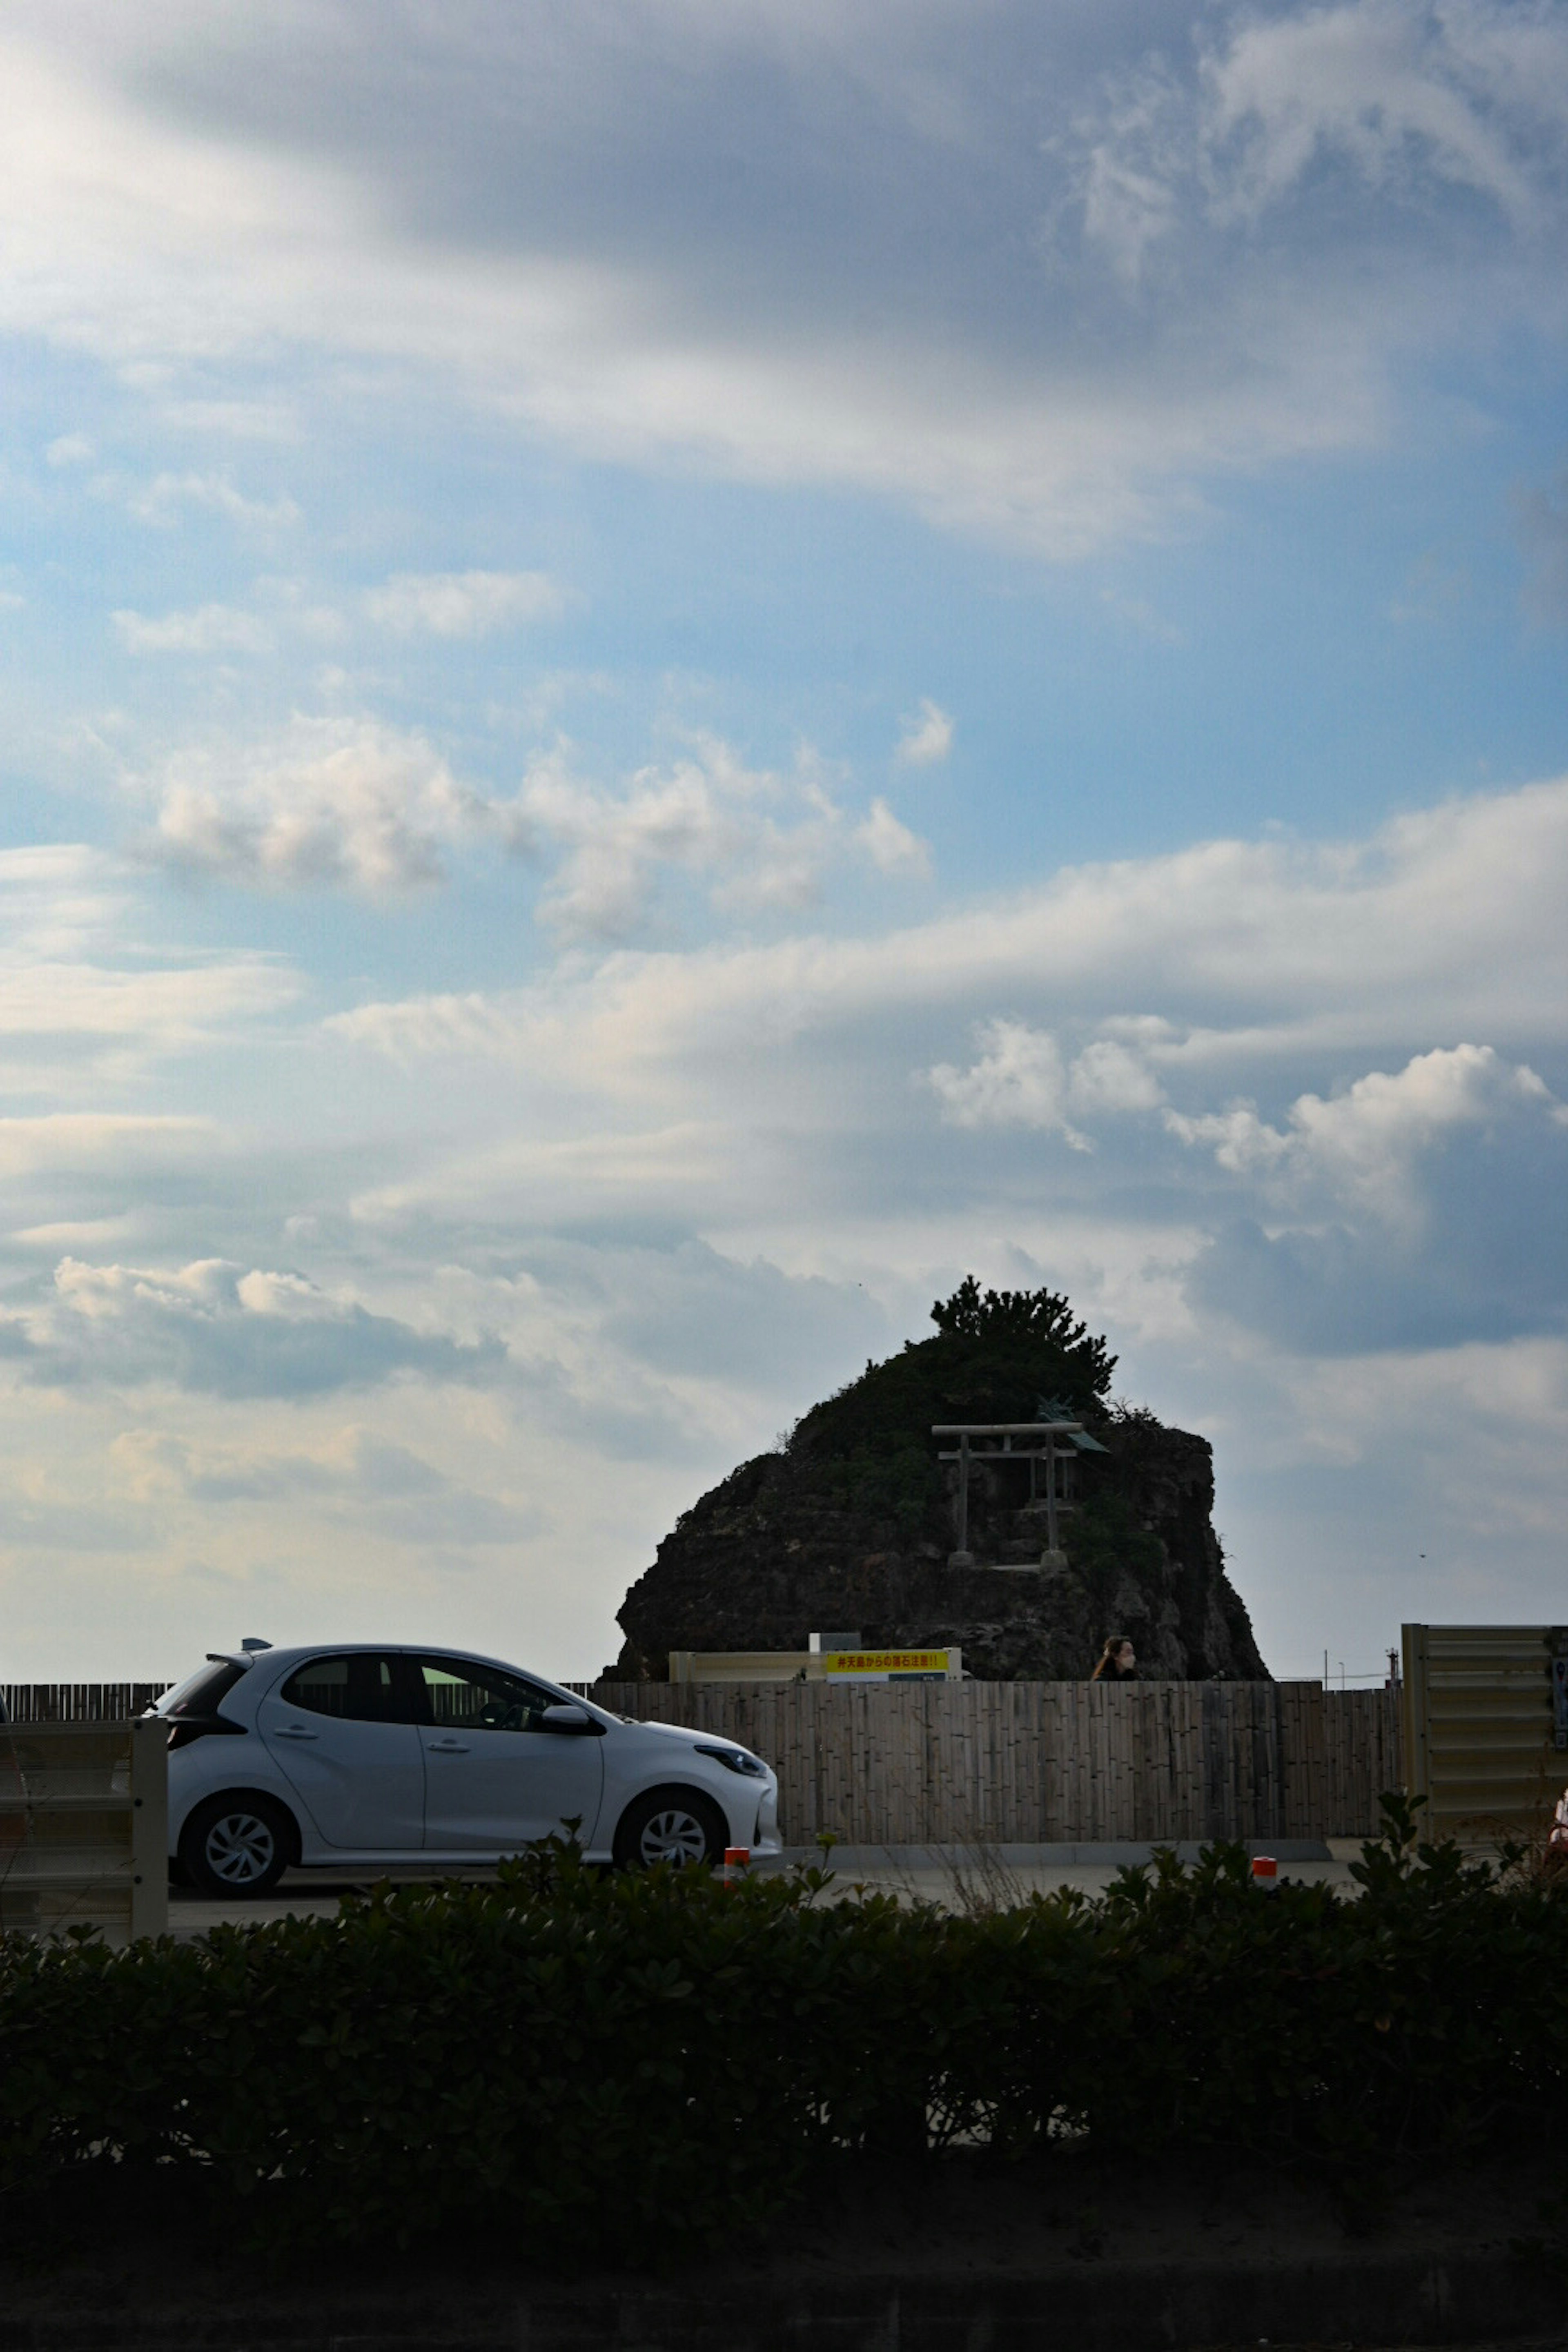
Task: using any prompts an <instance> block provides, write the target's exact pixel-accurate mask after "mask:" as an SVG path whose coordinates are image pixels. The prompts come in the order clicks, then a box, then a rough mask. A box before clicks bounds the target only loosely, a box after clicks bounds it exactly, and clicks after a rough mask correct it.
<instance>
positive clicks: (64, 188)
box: [0, 0, 1568, 556]
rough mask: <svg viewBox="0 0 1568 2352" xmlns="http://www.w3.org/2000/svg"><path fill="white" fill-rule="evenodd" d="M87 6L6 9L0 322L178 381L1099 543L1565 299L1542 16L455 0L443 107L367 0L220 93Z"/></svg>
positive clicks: (144, 35) (239, 495)
mask: <svg viewBox="0 0 1568 2352" xmlns="http://www.w3.org/2000/svg"><path fill="white" fill-rule="evenodd" d="M88 20H89V21H90V22H91V24H92V26H93V28H94V39H93V40H92V42H91V43H90V44H89V43H85V42H79V41H77V40H75V39H74V38H73V39H71V40H68V39H67V38H66V37H64V36H63V35H62V34H61V33H60V32H59V31H58V16H57V15H56V12H54V11H47V10H45V9H43V8H42V7H41V6H38V5H27V6H25V7H24V8H23V9H22V10H21V11H20V13H19V14H18V13H17V12H13V16H12V19H11V29H10V30H9V32H8V36H7V39H8V48H7V55H6V59H5V70H6V76H7V84H8V87H9V88H10V89H12V90H13V92H14V94H15V99H16V121H17V125H18V131H17V137H16V142H15V144H14V148H13V150H12V152H10V154H9V156H8V159H7V165H6V171H7V173H8V175H9V182H10V187H11V190H12V192H13V193H14V195H15V197H16V202H15V204H14V205H13V210H14V212H15V214H16V217H17V218H18V220H20V221H23V222H25V223H26V236H25V238H24V239H23V241H22V242H21V244H20V245H19V246H18V247H16V250H15V251H14V253H13V257H12V267H11V268H10V270H9V272H8V277H7V284H6V290H5V304H4V316H5V317H6V318H8V319H9V320H11V321H12V322H13V323H14V324H15V325H16V326H17V327H18V328H20V329H22V330H23V331H28V332H32V333H41V334H44V335H46V336H47V337H50V338H53V339H57V340H58V341H64V342H68V343H69V344H70V346H71V348H72V349H76V350H79V349H81V348H84V347H85V348H87V349H89V350H92V351H96V352H101V353H103V354H104V355H105V356H107V357H109V358H110V359H112V360H113V361H114V362H116V363H117V364H120V365H121V366H125V367H133V368H139V369H141V370H142V372H143V375H144V378H145V380H146V381H147V383H149V385H150V387H152V390H153V396H155V397H159V398H162V399H163V400H164V401H166V402H169V403H171V404H172V403H175V402H177V401H178V400H179V399H181V398H182V397H187V396H190V393H191V387H190V386H188V385H185V384H184V383H182V381H181V377H182V373H183V372H184V370H186V369H193V368H197V367H199V369H200V371H201V372H202V373H203V375H204V378H205V381H204V383H203V384H202V387H201V394H200V396H201V397H204V398H205V399H207V400H214V399H216V400H219V401H220V402H221V401H222V400H223V399H224V398H226V397H241V398H243V397H245V396H247V395H249V394H252V393H253V388H254V387H253V383H252V380H251V379H252V375H253V363H254V361H255V358H256V355H257V354H258V352H263V353H265V352H275V351H276V350H278V349H279V347H280V346H284V345H287V346H288V347H289V348H292V349H296V350H298V349H300V348H301V347H303V348H307V349H309V350H311V351H313V352H328V353H331V354H334V355H342V356H344V357H346V358H348V359H349V360H350V361H351V362H353V364H354V365H355V366H356V367H358V368H359V369H360V370H361V377H360V389H359V396H360V397H362V398H375V397H378V396H380V394H381V392H382V389H383V387H384V385H388V384H391V385H400V384H402V383H405V382H406V380H407V373H406V372H407V370H408V369H409V368H410V367H411V366H412V367H413V368H415V369H416V370H417V371H419V372H420V373H421V374H422V376H423V377H424V378H425V379H426V380H427V381H438V382H439V383H441V384H442V386H443V388H444V389H445V390H446V392H447V394H448V395H450V394H452V393H457V394H459V395H460V396H462V397H466V398H468V399H470V400H473V401H477V402H479V403H482V404H484V405H485V406H486V407H487V408H488V409H489V411H490V412H491V413H492V414H498V415H501V416H502V417H503V418H505V419H506V420H508V421H509V422H510V423H512V424H514V425H518V426H520V427H521V429H522V430H524V431H526V432H528V433H531V434H535V435H542V436H546V437H548V438H550V439H551V440H552V441H554V442H556V443H557V444H559V445H563V446H568V447H571V448H573V449H574V450H575V451H577V452H578V453H580V454H584V455H586V456H588V457H608V458H611V459H613V460H615V461H616V462H624V461H627V460H629V461H631V462H634V463H638V464H648V463H653V464H658V465H660V466H665V467H668V466H679V467H691V466H693V465H698V466H700V467H704V468H705V469H708V470H710V471H715V472H718V473H721V474H726V475H731V476H741V477H743V478H749V479H752V480H761V481H767V482H771V483H780V482H786V481H813V482H817V483H824V484H829V485H853V486H854V487H856V488H860V489H870V490H872V491H875V492H877V493H879V494H880V495H884V496H887V497H889V498H893V499H898V500H900V502H903V503H906V504H909V505H911V506H913V507H915V508H917V509H920V510H921V511H922V512H923V513H925V514H926V515H927V516H929V517H931V518H932V519H934V520H937V521H938V522H940V523H942V524H944V525H957V526H958V527H961V528H963V529H966V530H983V531H985V532H988V533H992V534H995V535H999V536H1004V537H1006V538H1009V539H1013V540H1021V541H1025V542H1026V543H1028V544H1031V545H1033V546H1036V547H1038V548H1041V549H1044V550H1046V551H1048V552H1050V553H1053V554H1056V555H1060V556H1070V555H1073V554H1075V553H1079V552H1081V551H1084V550H1086V549H1088V548H1091V547H1094V546H1097V545H1100V544H1102V543H1103V542H1104V541H1106V540H1107V539H1108V538H1110V537H1113V536H1117V535H1125V534H1127V533H1132V534H1135V535H1136V534H1140V533H1146V532H1147V531H1149V530H1152V529H1156V530H1157V529H1160V528H1162V527H1163V526H1165V525H1167V524H1168V522H1169V520H1170V519H1171V517H1172V516H1173V514H1175V513H1180V512H1182V511H1184V510H1185V508H1186V506H1187V503H1188V501H1189V499H1190V494H1191V488H1192V485H1193V484H1194V481H1197V480H1200V479H1201V478H1204V477H1205V476H1212V475H1215V474H1216V473H1223V472H1226V471H1228V470H1230V469H1232V468H1236V467H1253V466H1255V465H1257V464H1258V462H1259V461H1260V460H1262V459H1264V458H1267V457H1284V456H1288V455H1289V454H1291V453H1299V452H1306V451H1311V450H1321V449H1327V448H1335V447H1346V446H1366V445H1367V444H1368V442H1369V441H1371V440H1372V439H1373V438H1374V437H1375V436H1377V435H1378V434H1380V433H1381V432H1382V431H1383V430H1384V428H1385V426H1386V424H1387V421H1388V419H1389V417H1390V415H1392V414H1393V413H1394V407H1395V405H1396V404H1397V400H1398V398H1399V389H1398V380H1399V371H1400V369H1401V367H1402V366H1403V364H1404V362H1405V358H1406V356H1407V355H1408V353H1409V352H1410V351H1411V350H1412V349H1413V348H1425V349H1431V350H1436V349H1438V348H1442V347H1446V346H1447V345H1448V344H1450V343H1451V341H1452V340H1453V338H1454V337H1455V335H1456V333H1461V334H1463V335H1464V336H1465V337H1466V338H1467V339H1468V340H1469V341H1476V340H1482V341H1485V340H1488V339H1493V338H1496V337H1498V336H1500V335H1503V334H1506V333H1507V332H1508V331H1509V330H1510V325H1511V324H1512V323H1513V322H1515V321H1517V320H1536V321H1543V320H1548V319H1551V320H1558V321H1559V322H1560V320H1561V317H1562V310H1563V301H1562V296H1561V289H1560V288H1559V286H1558V285H1557V278H1558V276H1559V275H1560V273H1557V272H1556V271H1555V269H1554V266H1553V264H1554V256H1555V251H1556V247H1557V244H1558V242H1559V241H1560V237H1561V232H1562V227H1563V217H1564V214H1563V203H1564V199H1563V174H1562V171H1561V163H1562V155H1563V120H1564V105H1563V87H1564V81H1565V79H1568V68H1565V64H1564V58H1565V56H1568V34H1565V33H1564V29H1563V25H1562V23H1561V21H1560V19H1559V17H1558V16H1557V15H1556V13H1555V12H1554V11H1552V10H1550V9H1542V8H1540V7H1535V6H1517V5H1503V0H1467V5H1465V6H1464V7H1462V8H1461V7H1453V8H1444V9H1439V10H1436V11H1431V10H1426V11H1423V10H1420V9H1417V8H1415V7H1413V6H1410V5H1405V0H1342V5H1331V6H1327V7H1295V8H1289V9H1286V10H1282V11H1278V12H1273V13H1271V14H1270V15H1269V16H1268V17H1265V18H1261V19H1260V18H1258V17H1257V16H1256V15H1255V14H1254V12H1253V11H1251V10H1250V9H1247V8H1243V7H1241V6H1237V5H1225V6H1222V7H1220V8H1218V9H1217V10H1213V11H1208V12H1205V14H1204V16H1203V18H1202V22H1201V25H1200V27H1199V37H1198V38H1197V40H1196V41H1195V42H1194V41H1192V40H1191V39H1190V38H1189V37H1188V30H1189V28H1188V25H1187V23H1186V21H1185V20H1182V22H1181V24H1180V26H1179V31H1177V30H1175V29H1173V20H1172V19H1171V18H1170V17H1169V16H1168V14H1167V13H1165V12H1162V11H1160V10H1158V9H1152V8H1151V9H1140V10H1132V11H1131V12H1129V11H1115V12H1109V13H1106V12H1101V16H1100V17H1099V18H1097V19H1096V20H1095V21H1094V22H1093V23H1092V24H1089V25H1084V24H1080V23H1079V22H1078V21H1077V20H1074V23H1073V26H1072V29H1071V31H1070V33H1069V32H1068V29H1067V20H1066V19H1058V17H1055V16H1051V15H1049V14H1048V13H1047V14H1046V15H1044V16H1042V15H1039V14H1038V13H1035V14H1034V15H1033V16H1027V17H1026V16H1024V15H1023V13H1022V12H1019V11H1016V10H1014V9H1011V8H1008V7H1003V8H1000V9H994V10H991V11H988V12H986V13H985V14H984V15H983V16H981V17H980V18H978V19H977V18H976V16H975V14H974V12H973V9H972V8H965V7H961V6H959V5H956V0H937V4H936V5H932V6H930V7H927V8H924V9H922V10H921V11H919V12H916V13H915V14H914V15H913V16H909V17H907V18H906V19H905V20H903V22H902V23H901V25H900V31H899V36H898V37H897V38H896V39H893V40H891V41H890V40H889V35H888V28H887V26H886V25H885V24H884V23H883V22H882V21H881V19H880V18H879V17H877V16H875V14H874V12H864V11H852V12H850V13H848V14H847V15H840V16H838V17H837V18H835V19H833V21H832V22H831V23H829V21H828V19H827V17H826V16H820V15H810V14H808V15H807V16H805V17H804V18H801V19H799V20H798V21H795V22H794V23H792V25H791V26H790V29H789V33H788V37H787V38H786V37H785V36H784V31H783V29H782V27H781V25H780V23H779V22H778V20H777V18H776V16H774V15H773V12H772V11H769V10H752V11H749V12H745V13H743V14H742V15H739V16H735V15H731V16H728V17H725V16H722V15H721V14H718V13H715V12H712V11H699V12H697V13H696V14H693V13H692V12H690V11H686V12H684V13H682V14H681V15H680V16H679V19H677V18H673V17H671V18H668V19H661V18H659V17H658V16H650V15H649V14H648V13H647V12H646V11H639V10H636V9H633V8H631V7H627V6H622V5H616V6H613V7H611V8H609V9H608V10H606V11H600V12H597V13H590V14H588V15H581V14H579V15H577V16H574V17H573V18H572V20H571V21H570V23H569V24H563V25H557V24H555V23H554V22H553V20H546V19H535V18H533V17H521V18H518V19H516V20H515V21H510V22H509V24H508V26H507V29H506V33H505V36H504V37H500V38H498V37H496V35H495V30H494V26H493V25H491V24H490V21H489V17H488V16H485V15H483V13H482V12H478V11H476V10H474V9H473V8H471V7H468V6H458V7H456V8H454V9H452V10H449V11H448V12H447V15H446V16H445V17H444V18H443V19H442V20H441V22H440V23H439V24H437V22H436V21H435V20H434V19H427V20H421V23H420V26H419V29H418V32H417V34H410V35H409V36H408V37H409V38H410V40H412V41H413V42H414V43H415V46H416V50H417V54H418V57H419V71H420V74H421V77H422V81H423V86H424V87H425V88H426V90H427V92H428V93H429V97H430V103H429V104H428V105H427V106H426V109H425V110H423V112H422V113H421V115H420V117H419V120H418V121H417V122H416V123H414V122H411V121H410V118H409V115H408V110H407V108H406V104H405V98H404V93H403V85H402V82H401V80H400V78H399V76H398V74H397V73H396V72H395V71H394V70H392V69H391V68H390V67H389V64H388V50H387V45H386V43H385V42H384V40H383V39H382V38H381V37H380V36H379V34H377V33H373V32H372V31H371V30H370V28H369V26H368V24H367V22H366V21H365V20H364V19H363V17H362V16H359V15H357V14H356V13H355V12H354V11H353V9H352V8H349V7H346V6H343V5H340V0H330V5H325V6H323V7H321V8H320V9H318V10H316V11H314V12H312V13H310V15H309V16H304V17H300V19H299V20H298V22H296V23H295V24H294V26H293V27H292V30H291V33H290V44H289V70H287V71H283V70H280V69H279V58H278V53H277V51H276V48H275V46H274V43H275V33H274V31H273V28H271V27H270V26H269V25H268V21H267V19H266V18H265V16H259V17H258V18H257V19H256V20H255V21H254V22H253V23H250V22H247V26H246V27H245V28H244V30H243V31H242V32H241V33H240V34H239V35H238V36H237V39H236V42H235V44H234V45H233V46H232V47H229V48H227V49H226V50H225V51H224V52H222V53H221V55H220V54H219V53H218V52H216V51H215V52H213V53H211V54H210V55H209V56H208V57H207V58H205V60H204V70H203V71H202V72H201V73H200V74H199V75H195V74H193V73H192V72H191V71H190V69H189V59H188V50H187V47H186V44H185V40H184V32H183V19H182V18H181V16H180V15H179V13H178V11H177V10H174V9H173V8H172V7H165V8H163V9H158V10H154V11H153V16H152V17H151V19H149V17H148V15H147V12H145V11H143V12H142V18H141V22H140V26H139V37H138V39H137V40H136V41H135V42H134V43H131V42H129V41H128V40H127V38H126V36H125V34H124V32H123V31H122V30H121V23H120V20H119V19H118V17H117V16H116V14H115V12H113V11H112V10H110V9H109V8H107V7H105V6H102V5H99V6H96V7H89V12H88ZM481 28H482V29H481ZM300 78H302V79H303V81H304V82H305V83H306V84H307V85H308V86H309V87H310V88H311V89H314V90H316V91H317V92H318V93H319V94H320V95H321V101H322V102H321V104H320V105H319V106H315V107H312V108H309V109H305V110H301V108H300V105H299V103H298V102H297V91H298V89H299V87H300ZM653 86H657V87H658V89H660V90H661V92H662V94H663V101H664V102H663V103H661V105H660V106H658V107H657V108H652V109H650V108H648V107H647V106H646V104H644V103H643V102H642V96H643V93H645V92H646V90H647V88H649V87H653ZM348 88H352V89H353V91H354V94H355V104H354V107H353V110H352V123H351V110H349V109H348V108H347V107H346V106H344V105H342V104H334V103H333V102H332V99H331V93H332V92H333V91H335V90H339V89H348ZM917 90H919V91H921V92H924V93H926V96H925V98H924V99H923V100H921V101H920V102H915V100H913V98H912V96H911V93H913V92H915V91H917ZM1042 92H1044V93H1045V94H1046V95H1045V96H1044V98H1042V97H1041V96H1040V93H1042ZM742 93H743V94H744V95H743V96H742ZM726 142H738V152H744V153H745V155H746V157H747V168H746V170H745V172H744V173H742V174H740V175H739V176H738V177H737V178H736V179H735V180H734V182H733V183H732V184H731V186H730V188H729V191H728V200H727V201H726V203H725V204H723V205H714V204H713V203H712V201H711V171H712V161H711V159H712V156H713V154H714V152H717V151H719V150H720V149H722V148H723V147H724V146H725V144H726ZM86 156H90V157H91V158H92V159H93V160H92V168H91V169H90V170H88V169H87V168H86V167H85V165H84V164H83V163H82V160H81V159H82V158H84V157H86ZM4 195H5V188H4V187H0V198H3V197H4ZM24 198H25V201H24ZM1309 214H1310V228H1311V233H1310V235H1309V234H1306V233H1304V228H1303V224H1304V222H1305V221H1306V219H1307V216H1308V215H1309ZM846 220H853V221H854V222H855V224H856V234H855V236H854V237H853V238H851V239H846V238H845V237H844V236H842V234H841V225H842V224H843V223H844V222H845V221H846ZM1499 264H1501V265H1502V266H1501V267H1499ZM805 288H809V289H810V300H809V307H808V309H805V308H803V305H802V295H801V289H805ZM226 376H229V377H232V379H233V382H232V383H227V384H226V383H224V381H223V379H224V378H225V377H226ZM214 379H216V382H215V381H214ZM189 499H201V500H204V501H205V502H207V503H209V504H212V505H213V506H214V507H215V508H216V509H226V510H227V511H230V512H231V513H232V514H233V516H234V519H235V520H236V521H237V522H240V523H242V524H245V525H247V526H249V525H258V526H265V527H276V526H277V525H279V523H282V522H284V521H286V520H289V518H288V516H287V514H286V513H285V511H284V509H282V507H281V506H280V505H279V502H277V501H274V500H265V499H264V500H258V499H254V498H252V497H249V496H247V494H245V493H243V492H240V491H237V490H235V489H233V488H232V487H231V486H228V487H226V486H225V484H224V482H223V479H222V478H218V477H212V476H206V475H201V474H196V473H193V474H189V475H178V474H175V473H173V472H171V473H170V474H168V475H167V476H165V477H163V478H161V479H160V480H159V481H158V482H156V483H155V484H154V485H153V486H152V488H150V489H149V490H148V491H147V492H146V493H144V494H143V495H142V499H141V500H140V506H141V509H142V511H144V512H145V513H146V515H147V517H148V519H150V520H165V521H166V520H169V519H170V518H171V517H172V515H173V514H174V513H175V512H176V511H177V510H178V509H179V508H180V506H181V505H182V504H184V503H185V502H186V501H187V500H189Z"/></svg>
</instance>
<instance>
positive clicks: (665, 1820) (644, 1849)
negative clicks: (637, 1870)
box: [637, 1805, 708, 1869]
mask: <svg viewBox="0 0 1568 2352" xmlns="http://www.w3.org/2000/svg"><path fill="white" fill-rule="evenodd" d="M637 1845H638V1851H639V1853H640V1855H641V1858H642V1861H643V1862H644V1864H646V1865H647V1867H648V1868H649V1869H651V1868H652V1866H653V1864H655V1863H656V1862H673V1863H675V1864H684V1863H690V1862H703V1861H706V1859H707V1855H708V1832H707V1831H706V1830H705V1829H704V1828H703V1826H702V1824H701V1822H700V1821H699V1820H698V1818H697V1816H696V1814H695V1813H691V1812H688V1811H687V1809H686V1807H685V1806H684V1805H665V1806H662V1807H661V1808H660V1810H659V1811H658V1812H657V1813H654V1814H652V1815H651V1816H650V1817H649V1819H648V1820H647V1822H645V1823H644V1825H643V1832H642V1836H641V1837H640V1838H639V1839H638V1841H637Z"/></svg>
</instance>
